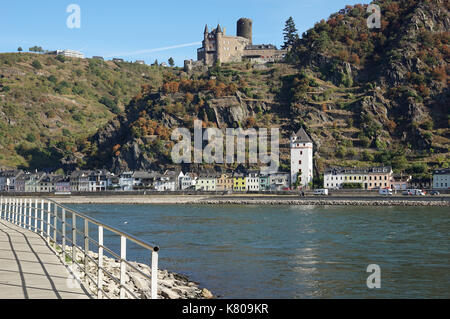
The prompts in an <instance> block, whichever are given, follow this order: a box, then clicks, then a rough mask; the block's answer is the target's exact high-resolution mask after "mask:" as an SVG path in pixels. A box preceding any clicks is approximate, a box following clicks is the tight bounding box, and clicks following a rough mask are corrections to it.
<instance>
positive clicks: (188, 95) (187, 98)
mask: <svg viewBox="0 0 450 319" xmlns="http://www.w3.org/2000/svg"><path fill="white" fill-rule="evenodd" d="M184 100H185V101H186V103H187V104H190V103H192V101H194V95H193V94H192V93H189V92H188V93H186V95H185V96H184Z"/></svg>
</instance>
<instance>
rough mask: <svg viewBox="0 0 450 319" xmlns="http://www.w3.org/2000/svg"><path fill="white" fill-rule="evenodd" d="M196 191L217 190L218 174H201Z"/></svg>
mask: <svg viewBox="0 0 450 319" xmlns="http://www.w3.org/2000/svg"><path fill="white" fill-rule="evenodd" d="M195 190H196V191H206V192H213V191H215V190H216V176H214V175H210V174H200V176H199V178H198V180H197V183H196V184H195Z"/></svg>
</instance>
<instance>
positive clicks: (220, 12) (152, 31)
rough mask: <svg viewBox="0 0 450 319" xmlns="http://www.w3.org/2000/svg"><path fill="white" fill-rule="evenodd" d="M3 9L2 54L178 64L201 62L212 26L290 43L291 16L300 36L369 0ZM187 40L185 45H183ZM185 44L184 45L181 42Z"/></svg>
mask: <svg viewBox="0 0 450 319" xmlns="http://www.w3.org/2000/svg"><path fill="white" fill-rule="evenodd" d="M2 2H3V3H2V6H1V9H0V30H2V32H1V34H0V52H16V50H17V48H18V47H19V46H22V48H23V49H24V51H28V48H30V47H32V46H34V45H38V46H41V47H43V48H44V49H49V50H56V49H73V50H79V51H82V52H83V53H84V54H85V55H86V56H87V57H91V56H93V55H101V56H105V57H109V58H111V57H121V58H124V59H126V60H128V61H135V60H145V61H146V62H147V63H152V62H153V61H154V60H155V59H158V61H159V62H163V61H167V59H168V58H169V57H173V58H174V59H175V62H176V64H177V65H182V64H183V61H184V60H185V59H196V49H197V48H198V47H200V45H199V44H195V45H190V44H193V43H196V42H201V41H202V40H203V39H202V38H203V30H204V27H205V24H208V25H209V27H210V28H212V27H215V26H217V24H218V23H220V25H221V26H223V27H225V28H226V33H227V34H228V35H235V34H236V21H237V20H238V19H239V18H241V17H247V18H251V19H252V20H253V42H254V43H272V44H275V45H277V46H280V45H281V44H282V42H283V34H282V33H283V31H282V30H283V28H284V23H285V21H286V20H287V19H288V18H289V16H292V17H293V18H294V20H295V23H296V26H297V29H299V34H300V35H301V34H302V33H303V32H304V31H306V30H307V29H309V28H311V27H312V26H314V23H315V22H317V21H319V20H321V19H326V18H328V17H329V16H330V14H332V13H334V12H336V11H338V10H339V9H342V8H344V7H345V5H347V4H356V3H370V1H367V0H359V1H354V0H228V1H216V0H191V1H186V0H183V1H180V0H173V1H159V0H158V1H157V0H154V1H151V0H129V1H117V0H116V1H106V0H94V1H92V0H70V1H64V0H40V1H28V0H27V1H25V0H14V1H12V0H8V1H2ZM70 4H77V5H79V6H80V8H81V28H80V29H69V28H67V26H66V20H67V18H68V16H69V15H70V14H69V13H67V12H66V9H67V7H68V6H69V5H70ZM183 45H186V46H183ZM178 46H180V47H178Z"/></svg>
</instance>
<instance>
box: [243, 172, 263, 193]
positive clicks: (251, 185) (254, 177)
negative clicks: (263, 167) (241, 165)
mask: <svg viewBox="0 0 450 319" xmlns="http://www.w3.org/2000/svg"><path fill="white" fill-rule="evenodd" d="M245 185H246V189H247V191H250V192H259V187H260V181H259V171H249V172H248V176H246V177H245Z"/></svg>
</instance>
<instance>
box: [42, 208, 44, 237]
mask: <svg viewBox="0 0 450 319" xmlns="http://www.w3.org/2000/svg"><path fill="white" fill-rule="evenodd" d="M41 236H42V237H44V200H41Z"/></svg>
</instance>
